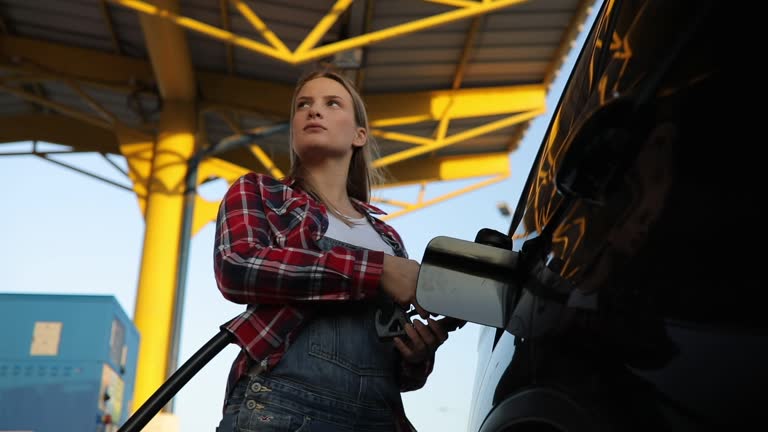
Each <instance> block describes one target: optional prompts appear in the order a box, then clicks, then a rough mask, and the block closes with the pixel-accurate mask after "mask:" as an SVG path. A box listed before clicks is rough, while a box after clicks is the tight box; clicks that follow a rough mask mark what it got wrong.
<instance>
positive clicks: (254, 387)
mask: <svg viewBox="0 0 768 432" xmlns="http://www.w3.org/2000/svg"><path fill="white" fill-rule="evenodd" d="M251 391H252V392H254V393H258V392H259V391H261V384H259V383H253V384H251Z"/></svg>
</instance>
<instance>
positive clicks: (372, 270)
mask: <svg viewBox="0 0 768 432" xmlns="http://www.w3.org/2000/svg"><path fill="white" fill-rule="evenodd" d="M296 224H302V225H301V229H298V230H297V229H295V227H296ZM318 231H319V223H318V221H317V217H316V216H315V215H312V214H310V211H309V204H308V202H307V199H306V196H304V195H302V194H299V193H297V192H295V191H293V190H292V189H291V188H289V187H287V186H286V185H285V184H283V183H281V182H279V181H278V180H275V179H272V178H271V177H268V176H264V175H258V174H247V175H245V176H243V177H241V178H240V179H238V180H237V181H235V182H234V183H233V185H232V186H231V187H230V188H229V189H228V191H227V193H226V194H225V196H224V198H223V199H222V202H221V206H220V208H219V213H218V217H217V223H216V235H215V244H214V274H215V277H216V282H217V284H218V287H219V290H220V291H221V293H222V295H223V296H224V297H225V298H226V299H228V300H230V301H232V302H235V303H242V304H285V303H290V302H302V301H314V300H361V299H366V298H374V297H375V295H376V294H377V293H378V289H379V288H378V287H379V281H380V279H381V272H382V267H383V262H384V253H383V252H378V251H370V250H348V249H343V248H334V249H332V250H330V251H328V252H323V251H321V250H320V248H319V247H317V243H316V242H317V239H318V238H319V237H320V233H319V232H318Z"/></svg>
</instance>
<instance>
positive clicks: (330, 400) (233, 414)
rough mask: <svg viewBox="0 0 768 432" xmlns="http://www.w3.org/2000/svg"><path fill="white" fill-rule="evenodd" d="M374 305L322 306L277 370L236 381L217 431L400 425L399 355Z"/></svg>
mask: <svg viewBox="0 0 768 432" xmlns="http://www.w3.org/2000/svg"><path fill="white" fill-rule="evenodd" d="M319 243H320V247H321V249H323V250H329V249H330V248H331V247H333V246H336V245H341V246H344V247H348V248H352V249H359V248H358V247H357V246H353V245H349V244H346V243H342V242H340V241H337V240H334V239H329V238H325V237H324V238H322V239H321V240H320V242H319ZM375 310H376V306H375V305H374V304H373V303H371V302H359V303H358V304H355V305H350V304H349V303H346V304H343V305H335V306H329V307H325V308H324V307H320V308H318V312H317V315H315V316H314V318H313V319H312V320H311V321H309V322H308V323H307V325H306V326H305V327H304V328H303V329H301V330H300V331H299V332H298V336H297V337H296V339H295V340H294V342H293V344H292V345H291V346H290V347H289V349H288V351H287V352H286V353H285V355H284V356H283V358H282V359H281V360H280V362H279V363H278V364H277V365H276V366H275V367H274V368H273V369H272V370H270V371H268V372H261V371H260V368H259V367H254V368H252V369H251V372H250V373H249V376H247V377H245V378H243V379H241V380H240V381H239V382H238V383H237V385H236V386H235V388H234V389H233V391H232V394H231V396H230V399H229V400H228V401H227V407H226V409H225V415H224V418H223V419H222V421H221V424H220V425H219V428H218V429H217V431H218V432H234V431H237V432H251V431H272V432H278V431H279V432H289V431H290V432H295V431H302V432H326V431H327V432H331V431H338V432H342V431H356V432H357V431H365V432H369V431H370V432H379V431H381V432H384V431H387V432H391V431H394V430H395V415H394V412H399V411H400V410H401V409H402V400H401V399H400V390H399V387H398V384H397V380H396V378H395V373H396V368H395V367H396V365H397V362H398V361H399V358H398V354H397V353H396V352H395V349H394V346H393V344H392V343H391V342H381V341H379V339H378V337H377V335H376V329H375V327H374V313H375Z"/></svg>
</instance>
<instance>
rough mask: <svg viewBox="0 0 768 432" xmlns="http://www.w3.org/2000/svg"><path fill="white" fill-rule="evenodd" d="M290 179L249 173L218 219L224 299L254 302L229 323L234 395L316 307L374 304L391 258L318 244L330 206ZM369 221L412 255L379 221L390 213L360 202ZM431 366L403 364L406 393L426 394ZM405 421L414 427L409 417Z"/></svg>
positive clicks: (218, 273) (270, 363)
mask: <svg viewBox="0 0 768 432" xmlns="http://www.w3.org/2000/svg"><path fill="white" fill-rule="evenodd" d="M293 185H294V182H293V181H291V180H286V181H279V180H275V179H273V178H271V177H269V176H266V175H262V174H254V173H251V174H246V175H244V176H243V177H241V178H240V179H238V180H237V181H235V182H234V183H233V184H232V186H231V187H230V188H229V190H228V191H227V193H226V195H225V196H224V198H223V200H222V202H221V205H220V208H219V213H218V218H217V221H216V238H215V244H214V274H215V277H216V282H217V284H218V287H219V290H220V291H221V293H222V295H223V296H224V297H225V298H226V299H228V300H230V301H233V302H235V303H241V304H247V305H248V307H247V309H246V311H245V312H243V313H242V314H240V315H239V316H237V317H236V318H234V319H233V320H231V321H230V322H228V323H226V324H224V326H222V327H223V328H226V329H227V330H228V331H230V332H232V334H233V335H234V336H235V338H236V340H237V342H238V345H239V346H240V347H241V348H242V351H241V352H240V354H239V355H238V357H237V358H236V359H235V362H234V364H233V365H232V369H231V372H230V376H229V380H228V382H227V395H228V394H229V392H230V390H231V389H232V388H233V386H234V384H235V383H236V382H237V381H238V380H239V379H240V378H241V377H242V376H244V375H245V374H246V373H247V372H248V369H249V368H250V367H251V366H252V365H253V364H254V362H259V363H260V364H261V365H262V366H265V367H266V368H267V370H269V369H270V368H272V367H274V366H275V365H276V364H277V363H278V362H279V361H280V359H281V358H282V356H283V354H284V353H285V351H286V350H287V349H288V347H289V346H290V345H291V342H292V341H293V339H294V337H295V335H296V332H297V331H299V330H300V329H301V327H302V326H303V324H304V323H305V322H306V321H307V320H308V319H309V318H310V317H311V316H312V311H313V304H312V302H313V301H318V300H320V301H353V300H366V299H370V300H374V299H376V297H377V295H378V292H379V281H380V279H381V272H382V267H383V262H384V252H380V251H372V250H350V249H346V248H342V247H334V248H333V249H331V250H330V251H327V252H324V251H322V250H321V249H320V247H319V246H318V241H319V240H320V239H321V238H322V236H323V234H324V233H325V231H326V230H327V229H328V216H327V214H326V210H325V207H324V206H323V205H322V204H320V203H319V202H317V201H316V200H314V199H313V198H312V197H311V196H310V195H309V194H307V193H306V192H304V191H302V190H300V189H294V188H293V187H292V186H293ZM353 204H354V205H355V206H356V208H357V210H358V211H360V212H362V213H364V214H366V215H368V216H370V217H369V219H370V220H371V222H372V225H373V228H374V229H375V230H376V231H377V232H378V233H379V234H380V235H381V236H382V239H383V240H384V241H385V242H386V243H387V244H389V245H390V246H391V247H392V250H393V251H394V252H395V254H397V255H399V256H403V257H405V256H407V254H406V252H405V248H404V247H403V242H402V239H401V238H400V236H399V235H398V234H397V232H396V231H395V230H394V229H393V228H392V227H391V226H389V225H387V224H386V223H385V222H383V221H381V220H379V219H377V218H375V217H373V216H372V215H374V214H376V215H378V214H383V213H384V212H382V211H381V210H379V209H377V208H376V207H374V206H371V205H369V204H367V203H363V202H360V201H356V200H353ZM431 371H432V361H428V362H426V364H424V365H419V366H414V365H408V364H406V363H405V362H403V364H402V367H401V370H400V374H399V382H400V389H401V391H410V390H416V389H419V388H421V387H422V386H423V385H424V383H425V382H426V379H427V376H428V375H429V374H430V373H431ZM402 417H403V418H402V420H403V422H404V423H405V424H407V423H408V422H407V419H405V414H404V413H403V414H402Z"/></svg>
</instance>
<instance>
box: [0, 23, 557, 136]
mask: <svg viewBox="0 0 768 432" xmlns="http://www.w3.org/2000/svg"><path fill="white" fill-rule="evenodd" d="M0 54H2V55H0V58H7V59H11V58H18V59H20V60H19V63H17V64H8V63H5V64H3V63H2V60H0V68H5V69H8V68H11V69H13V70H15V71H21V72H26V73H29V74H31V75H39V73H40V69H39V68H33V67H32V66H31V64H40V65H42V66H44V68H45V69H46V70H47V71H49V73H50V74H51V77H50V78H51V79H53V78H54V77H55V76H56V75H59V76H61V77H62V78H71V79H73V80H76V81H78V82H79V83H80V84H88V85H94V86H109V87H110V88H113V89H121V90H122V91H124V92H126V93H128V92H131V91H133V90H135V88H136V87H135V85H134V84H132V83H134V82H136V81H137V80H138V81H142V82H144V83H146V84H153V83H155V81H156V77H155V75H154V73H153V70H152V65H151V64H150V63H149V62H147V61H144V60H139V59H134V58H129V57H124V56H118V55H114V54H108V53H103V52H100V51H96V50H89V49H82V48H72V47H68V46H64V45H57V44H53V43H49V42H41V41H37V40H33V39H25V38H18V37H11V36H0ZM25 59H27V60H28V61H29V63H30V64H29V65H27V66H25V65H26V63H25ZM168 61H170V59H168ZM160 62H161V63H162V62H165V60H160ZM160 67H161V66H160ZM54 74H55V75H54ZM184 75H185V76H189V74H187V73H185V74H184ZM160 78H161V79H162V76H161V77H160ZM195 78H196V79H197V81H198V84H199V87H200V93H201V100H202V102H201V103H202V107H201V108H202V109H203V110H216V109H224V110H240V111H250V112H255V113H261V114H266V115H272V116H275V117H278V118H281V119H285V118H288V115H289V110H290V106H289V104H288V102H287V101H289V100H290V97H291V94H292V91H293V86H291V85H285V84H277V83H271V82H267V81H259V80H251V79H245V78H237V77H232V76H229V75H227V74H220V73H210V72H199V73H197V76H196V77H195ZM60 79H61V78H60ZM173 79H174V78H173V77H168V78H167V80H169V81H172V80H173ZM168 85H171V84H164V85H163V87H168ZM161 88H162V87H161ZM184 88H185V92H188V91H189V83H186V84H184ZM254 94H258V95H259V97H258V98H255V97H253V96H252V95H254ZM363 96H364V98H365V101H366V105H367V106H368V110H369V117H370V119H371V125H372V126H373V127H377V128H384V127H390V126H396V125H403V124H411V123H418V122H423V121H437V120H440V119H441V118H442V117H443V113H444V112H445V111H446V109H447V107H449V106H451V119H454V120H455V119H461V118H469V117H482V116H491V115H500V114H510V113H516V112H523V111H529V110H534V109H541V108H543V107H544V106H545V100H546V89H545V87H544V86H541V85H520V86H501V87H487V88H482V89H460V90H438V91H421V92H404V93H382V94H377V93H367V94H365V95H363ZM274 101H286V102H285V103H277V104H276V103H275V102H274ZM403 101H408V103H403Z"/></svg>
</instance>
